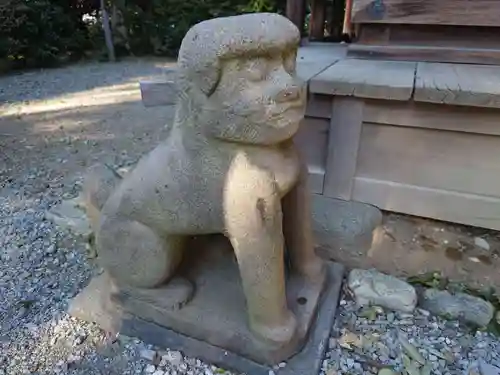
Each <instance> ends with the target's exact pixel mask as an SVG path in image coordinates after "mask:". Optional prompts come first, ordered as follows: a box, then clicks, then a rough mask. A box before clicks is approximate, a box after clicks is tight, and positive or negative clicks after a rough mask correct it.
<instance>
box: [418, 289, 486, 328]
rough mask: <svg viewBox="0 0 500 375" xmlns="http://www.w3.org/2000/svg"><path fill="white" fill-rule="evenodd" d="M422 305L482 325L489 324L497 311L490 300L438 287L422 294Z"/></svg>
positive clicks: (436, 311) (430, 309)
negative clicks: (438, 288) (450, 291)
mask: <svg viewBox="0 0 500 375" xmlns="http://www.w3.org/2000/svg"><path fill="white" fill-rule="evenodd" d="M420 305H421V306H422V308H424V309H426V310H429V311H430V312H432V313H434V314H436V315H442V316H447V317H450V318H452V319H463V320H465V321H467V322H470V323H473V324H476V325H477V326H480V327H485V326H487V325H488V323H489V322H490V321H491V319H492V318H493V314H494V312H495V309H494V308H493V305H492V304H491V303H490V302H488V301H485V300H483V299H481V298H479V297H474V296H470V295H468V294H464V293H457V294H454V295H453V294H451V293H449V292H447V291H442V290H437V289H427V290H426V291H425V292H424V293H423V295H422V298H421V301H420Z"/></svg>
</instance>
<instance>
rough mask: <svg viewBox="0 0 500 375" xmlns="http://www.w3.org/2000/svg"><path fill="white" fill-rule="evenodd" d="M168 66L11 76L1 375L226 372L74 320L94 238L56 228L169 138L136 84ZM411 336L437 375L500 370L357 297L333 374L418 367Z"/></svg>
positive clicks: (458, 338) (492, 358) (340, 335)
mask: <svg viewBox="0 0 500 375" xmlns="http://www.w3.org/2000/svg"><path fill="white" fill-rule="evenodd" d="M169 67H171V63H170V62H165V61H157V60H148V61H146V60H130V61H125V62H121V63H118V64H115V65H111V64H86V65H76V66H71V67H68V68H64V69H57V70H47V71H38V72H29V73H26V74H22V75H14V76H9V77H2V78H0V116H1V117H0V290H1V293H0V375H5V374H12V375H20V374H40V375H41V374H81V375H83V374H85V375H91V374H151V373H153V374H155V375H162V374H179V375H180V374H189V375H198V374H204V375H210V374H216V373H224V371H223V370H220V369H217V368H215V367H213V366H210V365H208V364H204V363H202V362H200V361H198V360H196V359H190V358H182V355H181V354H180V353H178V352H169V351H165V352H161V351H156V350H152V349H151V348H149V347H147V346H146V345H145V344H144V343H142V342H140V341H138V340H135V339H133V338H128V337H123V336H114V335H111V334H109V333H107V332H103V331H101V330H100V329H98V328H97V327H96V326H94V325H92V324H87V323H84V322H81V321H77V320H75V319H73V318H71V317H69V316H68V315H67V314H66V313H65V311H66V308H67V304H68V301H69V300H70V299H71V298H72V297H73V296H74V295H76V294H77V293H78V291H79V290H80V289H81V288H82V287H83V286H85V285H86V284H87V283H88V281H89V279H90V278H91V277H92V275H93V274H95V273H96V272H99V269H98V267H96V265H95V264H94V263H95V262H94V261H95V260H94V259H92V258H89V256H88V251H87V246H86V241H85V239H84V238H81V237H79V236H77V235H74V234H72V233H70V232H68V231H63V230H61V229H59V228H57V227H55V226H54V224H53V223H52V222H51V221H48V220H46V219H45V213H46V211H47V210H48V209H50V208H51V207H53V206H54V205H56V204H58V203H59V202H61V200H62V199H68V198H72V197H75V196H76V195H77V194H78V192H79V190H80V187H81V180H82V175H83V173H84V171H85V168H86V167H87V166H88V165H89V164H91V163H93V162H94V161H97V160H99V161H104V162H107V163H110V164H112V165H114V166H116V167H123V166H127V165H131V164H133V163H135V161H136V160H137V159H138V158H139V157H140V155H142V154H143V153H144V152H146V151H148V150H149V149H151V148H152V147H154V145H156V144H157V143H158V141H159V140H160V139H162V138H163V137H164V136H165V132H166V129H165V127H164V124H165V123H167V122H168V121H169V120H170V119H171V118H172V115H173V111H172V108H171V107H163V108H151V109H145V108H144V107H143V106H142V105H141V103H140V97H139V91H138V90H139V89H138V85H137V81H138V80H139V79H143V78H147V77H151V76H158V75H162V74H169V73H168V71H169V70H168V69H169ZM137 124H140V127H139V126H137ZM401 333H403V334H404V335H403V337H404V336H406V337H408V340H409V341H410V342H411V343H413V345H414V346H415V347H417V348H418V349H419V350H420V353H421V355H422V356H423V357H424V359H425V360H426V362H429V363H430V370H431V372H430V373H432V374H443V375H444V374H450V375H453V374H464V373H468V372H466V371H467V370H468V369H469V367H471V366H472V367H474V366H476V365H477V360H478V359H479V358H483V359H484V360H485V361H487V362H488V363H490V364H492V365H496V366H500V354H499V353H500V344H499V342H498V340H497V339H496V338H494V337H492V336H490V335H488V334H486V333H481V332H478V333H476V332H473V331H470V330H468V329H467V328H466V327H464V326H459V325H458V323H456V322H450V321H445V320H442V319H438V318H435V317H432V316H429V314H428V313H426V312H425V311H421V310H418V311H417V312H415V314H409V315H408V314H407V315H405V314H398V313H391V312H383V311H379V310H374V309H373V308H372V309H363V310H357V309H356V308H355V307H354V305H353V302H352V301H350V300H349V299H348V297H347V294H346V297H345V298H344V299H343V300H342V303H341V306H340V309H339V316H338V319H337V321H336V323H335V326H334V327H333V330H332V339H331V340H330V348H329V350H328V354H327V357H326V358H325V362H324V373H325V374H328V375H334V374H368V373H376V371H377V370H378V368H380V367H381V366H383V365H384V364H387V365H391V366H393V367H394V369H395V370H397V371H402V370H403V368H405V363H406V368H407V369H408V368H409V367H411V366H412V365H414V364H415V358H413V357H415V354H414V356H413V357H411V356H410V358H407V357H405V356H404V355H402V344H401V341H400V339H398V337H399V336H401ZM407 347H408V346H407ZM417 357H418V356H417ZM471 374H472V373H471ZM411 375H413V374H411ZM421 375H425V373H423V372H422V373H421Z"/></svg>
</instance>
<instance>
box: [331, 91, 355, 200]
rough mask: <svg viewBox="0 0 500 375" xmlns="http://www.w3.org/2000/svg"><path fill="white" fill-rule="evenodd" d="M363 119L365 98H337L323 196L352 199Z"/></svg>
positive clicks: (333, 106)
mask: <svg viewBox="0 0 500 375" xmlns="http://www.w3.org/2000/svg"><path fill="white" fill-rule="evenodd" d="M362 121H363V101H362V100H359V99H355V98H346V97H335V98H334V100H333V105H332V119H331V123H330V131H329V135H328V155H327V159H326V176H325V187H324V190H323V193H324V195H326V196H328V197H332V198H340V199H344V200H350V198H351V190H352V183H353V177H354V175H355V172H356V160H357V154H358V145H359V139H360V135H361V126H362Z"/></svg>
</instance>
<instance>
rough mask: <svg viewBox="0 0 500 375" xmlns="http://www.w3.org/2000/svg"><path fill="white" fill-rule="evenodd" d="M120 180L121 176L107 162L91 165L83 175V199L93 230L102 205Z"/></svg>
mask: <svg viewBox="0 0 500 375" xmlns="http://www.w3.org/2000/svg"><path fill="white" fill-rule="evenodd" d="M121 180H122V176H121V175H120V174H119V173H118V172H117V171H116V170H115V169H113V168H112V167H110V166H109V165H107V164H97V165H94V166H92V167H91V168H90V170H89V172H88V174H87V176H86V177H85V181H84V185H83V200H84V202H85V209H86V212H87V216H88V218H89V220H90V225H91V227H92V229H93V230H94V231H95V230H96V228H97V224H98V222H99V217H100V212H101V209H102V207H103V206H104V204H105V203H106V201H107V200H108V198H109V196H110V195H111V194H112V192H113V190H114V189H115V188H116V186H117V185H118V184H119V183H120V182H121Z"/></svg>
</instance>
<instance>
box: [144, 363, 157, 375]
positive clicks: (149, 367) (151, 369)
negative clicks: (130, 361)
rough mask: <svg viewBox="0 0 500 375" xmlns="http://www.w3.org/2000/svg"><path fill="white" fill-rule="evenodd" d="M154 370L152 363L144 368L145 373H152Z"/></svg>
mask: <svg viewBox="0 0 500 375" xmlns="http://www.w3.org/2000/svg"><path fill="white" fill-rule="evenodd" d="M155 371H156V367H155V366H154V365H147V366H146V368H145V369H144V372H145V373H146V374H153V373H154V372H155Z"/></svg>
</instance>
